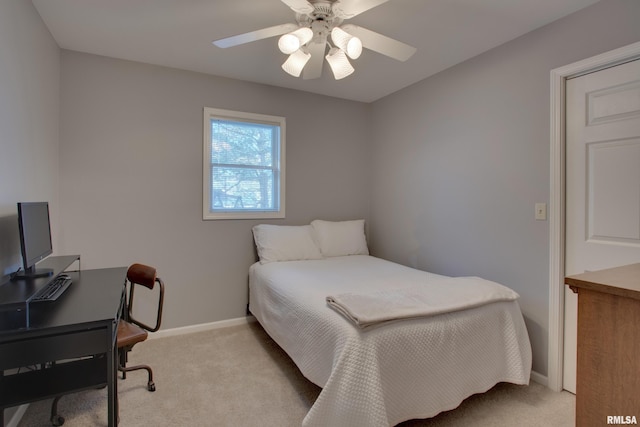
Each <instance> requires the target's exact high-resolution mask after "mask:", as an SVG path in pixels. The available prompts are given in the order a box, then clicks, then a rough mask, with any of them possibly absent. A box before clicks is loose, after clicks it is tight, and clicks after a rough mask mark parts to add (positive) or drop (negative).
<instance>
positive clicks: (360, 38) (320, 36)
mask: <svg viewBox="0 0 640 427" xmlns="http://www.w3.org/2000/svg"><path fill="white" fill-rule="evenodd" d="M281 1H282V2H283V3H285V4H286V5H287V6H289V7H290V8H291V9H292V10H293V11H294V12H296V21H297V24H293V23H287V24H280V25H275V26H273V27H268V28H263V29H261V30H257V31H251V32H248V33H244V34H239V35H237V36H232V37H227V38H224V39H220V40H216V41H214V42H213V44H214V45H216V46H218V47H221V48H228V47H232V46H237V45H241V44H244V43H249V42H253V41H257V40H262V39H266V38H269V37H275V36H281V37H280V39H279V41H278V48H279V49H280V51H281V52H282V53H284V54H287V55H289V58H288V59H287V60H286V61H285V62H284V64H282V69H283V70H284V71H286V72H287V73H289V74H291V75H292V76H294V77H299V76H300V74H302V78H303V79H316V78H318V77H320V76H321V75H322V64H323V60H324V59H326V60H327V62H328V63H329V66H330V68H331V71H333V74H334V77H335V78H336V80H339V79H342V78H345V77H347V76H349V75H351V73H353V72H354V68H353V66H352V65H351V63H349V58H351V59H357V58H358V57H359V56H360V54H361V53H362V48H363V47H365V48H367V49H370V50H373V51H375V52H378V53H381V54H383V55H386V56H389V57H391V58H393V59H396V60H398V61H406V60H407V59H409V58H410V57H411V56H412V55H413V54H414V53H415V51H416V48H414V47H412V46H409V45H407V44H404V43H402V42H399V41H397V40H394V39H391V38H389V37H387V36H383V35H382V34H378V33H376V32H374V31H371V30H368V29H366V28H362V27H359V26H357V25H353V24H346V25H342V23H343V21H344V20H346V19H351V18H353V17H354V16H356V15H359V14H361V13H362V12H366V11H367V10H369V9H372V8H374V7H376V6H379V5H380V4H382V3H386V2H387V1H388V0H337V1H335V0H330V1H327V0H325V1H322V0H309V1H307V0H281ZM329 36H330V40H331V41H329ZM327 47H329V52H328V53H327V54H326V55H325V52H326V49H327Z"/></svg>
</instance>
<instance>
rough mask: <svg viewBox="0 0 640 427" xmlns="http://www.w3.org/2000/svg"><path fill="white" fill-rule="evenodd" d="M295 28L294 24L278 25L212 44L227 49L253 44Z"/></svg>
mask: <svg viewBox="0 0 640 427" xmlns="http://www.w3.org/2000/svg"><path fill="white" fill-rule="evenodd" d="M297 28H298V26H297V25H296V24H291V23H289V24H280V25H275V26H273V27H269V28H263V29H262V30H256V31H251V32H249V33H244V34H239V35H237V36H232V37H227V38H225V39H220V40H216V41H214V42H213V44H215V45H216V46H218V47H221V48H228V47H233V46H237V45H239V44H245V43H250V42H255V41H257V40H262V39H266V38H269V37H274V36H280V35H282V34H285V33H290V32H291V31H294V30H296V29H297Z"/></svg>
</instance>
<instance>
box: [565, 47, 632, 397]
mask: <svg viewBox="0 0 640 427" xmlns="http://www.w3.org/2000/svg"><path fill="white" fill-rule="evenodd" d="M566 132H567V134H566V162H567V163H566V225H565V230H566V236H565V239H566V240H565V250H566V253H565V272H566V274H567V275H572V274H578V273H582V272H584V271H589V270H599V269H603V268H610V267H617V266H620V265H625V264H631V263H636V262H640V60H636V61H633V62H630V63H627V64H623V65H618V66H616V67H612V68H608V69H605V70H602V71H598V72H596V73H592V74H588V75H585V76H581V77H577V78H574V79H571V80H568V81H567V86H566ZM565 288H566V289H565V319H564V322H565V323H564V324H565V333H564V342H565V345H564V369H563V372H564V378H563V387H564V388H565V389H566V390H569V391H571V392H573V393H575V383H576V378H575V375H576V330H577V329H576V325H577V308H576V305H577V297H576V295H575V294H574V293H573V292H572V291H570V290H569V289H568V287H565Z"/></svg>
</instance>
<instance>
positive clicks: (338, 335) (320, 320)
mask: <svg viewBox="0 0 640 427" xmlns="http://www.w3.org/2000/svg"><path fill="white" fill-rule="evenodd" d="M249 278H250V281H249V287H250V293H249V295H250V298H249V301H250V310H251V312H252V313H253V315H254V316H255V317H256V318H257V319H258V321H259V322H260V323H261V325H262V326H263V327H264V329H265V330H266V331H267V332H268V333H269V335H270V336H271V337H272V338H273V339H274V340H275V341H276V342H277V343H278V345H280V346H281V347H282V348H283V349H284V350H285V351H286V352H287V353H288V354H289V356H290V357H291V358H292V359H293V361H294V362H295V363H296V365H297V366H298V368H299V369H300V371H301V372H302V374H303V375H304V376H305V377H307V378H308V379H309V380H310V381H312V382H313V383H315V384H317V385H318V386H320V387H322V392H321V393H320V395H319V396H318V399H317V400H316V402H315V403H314V405H313V407H312V408H311V410H310V411H309V413H308V414H307V416H306V417H305V419H304V420H303V423H302V425H303V426H307V427H311V426H319V427H320V426H322V427H326V426H331V427H340V426H349V427H355V426H363V427H365V426H366V427H375V426H380V427H382V426H392V425H396V424H398V423H400V422H402V421H405V420H408V419H413V418H429V417H432V416H435V415H436V414H438V413H440V412H442V411H445V410H449V409H453V408H455V407H457V406H458V405H459V404H460V403H461V402H462V400H464V399H465V398H466V397H468V396H470V395H472V394H475V393H481V392H485V391H487V390H489V389H490V388H491V387H493V386H494V385H495V384H496V383H498V382H502V381H504V382H511V383H515V384H528V382H529V375H530V371H531V347H530V344H529V339H528V335H527V331H526V327H525V324H524V320H523V318H522V314H521V312H520V308H519V306H518V303H517V301H500V302H493V303H488V304H486V305H482V306H479V307H475V308H470V309H466V310H462V311H453V312H450V313H445V314H438V315H435V316H429V317H424V318H416V319H406V320H401V321H395V322H388V323H385V324H381V325H377V326H372V327H369V328H366V329H360V328H358V327H356V326H354V325H353V324H352V323H350V322H349V321H348V320H347V319H346V318H345V317H343V316H342V315H340V314H339V313H337V312H336V311H334V310H332V309H331V308H329V307H328V305H327V302H326V297H327V296H328V295H331V294H341V293H345V292H363V291H365V290H372V291H380V290H386V289H393V288H406V287H407V286H417V285H420V284H426V283H429V282H433V281H437V280H441V279H442V278H443V276H438V275H435V274H431V273H426V272H423V271H420V270H415V269H412V268H408V267H404V266H401V265H399V264H395V263H391V262H388V261H384V260H381V259H378V258H374V257H371V256H349V257H336V258H327V259H324V260H311V261H290V262H274V263H269V264H264V265H262V264H254V265H253V266H252V267H251V269H250V275H249Z"/></svg>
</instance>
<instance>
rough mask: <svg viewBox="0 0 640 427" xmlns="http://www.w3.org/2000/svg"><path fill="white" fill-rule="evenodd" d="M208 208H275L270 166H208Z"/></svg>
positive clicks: (274, 209) (273, 177)
mask: <svg viewBox="0 0 640 427" xmlns="http://www.w3.org/2000/svg"><path fill="white" fill-rule="evenodd" d="M211 170H212V177H211V178H212V179H211V211H212V212H215V211H221V210H222V211H224V210H260V211H277V210H278V209H279V206H278V204H277V202H276V200H277V197H274V196H275V194H276V189H275V187H274V183H275V182H276V179H275V178H276V177H275V172H274V171H272V170H270V169H256V168H244V167H218V166H214V167H212V169H211Z"/></svg>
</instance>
